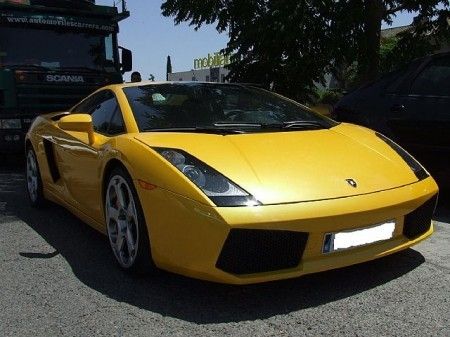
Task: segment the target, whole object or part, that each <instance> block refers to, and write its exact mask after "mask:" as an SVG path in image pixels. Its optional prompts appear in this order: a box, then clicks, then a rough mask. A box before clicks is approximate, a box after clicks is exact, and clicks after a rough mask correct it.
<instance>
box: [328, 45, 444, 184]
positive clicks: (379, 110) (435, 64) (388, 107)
mask: <svg viewBox="0 0 450 337" xmlns="http://www.w3.org/2000/svg"><path fill="white" fill-rule="evenodd" d="M333 117H335V118H336V119H337V120H339V121H344V122H351V123H356V124H360V125H364V126H367V127H369V128H371V129H375V130H377V131H379V132H381V133H384V134H385V135H387V136H389V137H391V138H392V139H394V140H395V141H396V142H397V143H399V144H400V145H401V146H403V147H404V148H405V149H406V150H408V151H409V152H410V153H411V154H413V155H414V156H416V157H417V159H418V160H419V161H420V162H422V163H423V164H424V165H425V167H427V168H428V169H429V170H430V171H431V172H432V174H433V176H434V177H435V178H437V180H438V182H440V183H442V184H445V185H450V184H449V183H450V178H449V176H450V52H445V53H439V54H434V55H430V56H427V57H424V58H420V59H417V60H414V61H413V62H411V63H410V64H409V65H408V66H406V67H404V68H403V69H399V70H397V71H394V72H391V73H389V74H386V75H385V76H383V77H382V78H380V79H379V80H377V81H375V82H373V83H370V84H368V85H366V86H364V87H361V88H359V89H357V90H355V91H353V92H352V93H350V94H348V95H346V96H344V97H343V98H342V99H341V100H340V101H339V102H338V103H337V105H336V106H335V108H334V111H333Z"/></svg>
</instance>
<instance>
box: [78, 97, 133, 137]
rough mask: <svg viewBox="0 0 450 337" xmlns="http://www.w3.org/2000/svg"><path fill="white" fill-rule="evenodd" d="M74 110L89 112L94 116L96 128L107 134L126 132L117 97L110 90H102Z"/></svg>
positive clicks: (97, 130) (93, 121)
mask: <svg viewBox="0 0 450 337" xmlns="http://www.w3.org/2000/svg"><path fill="white" fill-rule="evenodd" d="M72 112H75V113H77V112H79V113H88V114H90V115H91V116H92V124H93V126H94V130H95V131H96V132H98V133H102V134H106V135H116V134H120V133H123V132H125V126H124V122H123V119H122V112H121V111H120V108H119V105H118V103H117V99H116V97H115V96H114V94H113V93H112V92H111V91H109V90H104V91H100V92H98V93H97V94H95V95H93V96H91V97H89V98H88V99H86V100H85V101H83V102H81V103H80V104H79V105H78V106H76V107H75V108H73V109H72Z"/></svg>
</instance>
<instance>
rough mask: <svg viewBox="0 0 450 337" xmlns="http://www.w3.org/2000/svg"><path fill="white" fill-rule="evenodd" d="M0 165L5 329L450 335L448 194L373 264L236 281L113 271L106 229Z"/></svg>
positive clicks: (28, 332)
mask: <svg viewBox="0 0 450 337" xmlns="http://www.w3.org/2000/svg"><path fill="white" fill-rule="evenodd" d="M21 170H23V169H22V168H21V166H20V165H19V166H17V167H14V166H13V167H6V168H5V167H2V168H1V167H0V306H1V310H0V336H21V337H26V336H32V337H38V336H190V337H192V336H243V337H244V336H245V337H247V336H320V335H326V336H369V335H372V336H449V335H450V225H449V224H448V222H449V221H450V198H449V197H446V196H443V195H441V198H440V204H439V207H438V210H437V215H436V217H435V219H436V221H437V223H436V232H435V234H434V235H433V236H432V237H431V238H430V239H428V240H426V241H425V242H423V243H421V244H419V245H418V246H415V247H414V248H413V249H408V250H406V251H404V252H401V253H399V254H395V255H392V256H389V257H386V258H383V259H379V260H376V261H373V262H370V263H365V264H360V265H356V266H352V267H349V268H344V269H340V270H335V271H330V272H325V273H320V274H316V275H310V276H306V277H302V278H297V279H293V280H287V281H280V282H272V283H266V284H259V285H252V286H245V287H237V286H226V285H220V284H214V283H208V282H202V281H197V280H192V279H188V278H184V277H181V276H177V275H173V274H169V273H165V272H161V273H159V274H158V275H155V276H148V277H145V278H136V277H131V276H129V275H127V274H125V273H123V272H122V271H120V270H119V269H118V268H117V267H116V265H115V262H114V260H113V257H112V254H111V253H110V251H109V247H108V243H107V241H106V239H105V237H103V236H102V235H100V234H98V233H96V232H95V231H94V230H92V229H90V228H89V227H88V226H87V225H85V224H83V223H82V222H81V221H79V220H78V219H77V218H75V217H74V216H72V215H71V214H70V213H69V212H68V211H66V210H64V209H63V208H61V207H59V206H56V205H51V206H49V207H48V208H46V209H44V210H35V209H32V208H31V207H30V206H29V205H28V200H27V198H26V194H25V189H24V176H23V175H22V174H21V173H18V172H20V171H21Z"/></svg>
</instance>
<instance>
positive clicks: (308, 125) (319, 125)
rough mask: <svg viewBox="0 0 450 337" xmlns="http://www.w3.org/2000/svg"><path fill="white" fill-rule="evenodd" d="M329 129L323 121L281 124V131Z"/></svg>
mask: <svg viewBox="0 0 450 337" xmlns="http://www.w3.org/2000/svg"><path fill="white" fill-rule="evenodd" d="M300 128H301V129H329V128H330V125H329V124H328V123H327V122H325V121H289V122H284V123H283V129H300Z"/></svg>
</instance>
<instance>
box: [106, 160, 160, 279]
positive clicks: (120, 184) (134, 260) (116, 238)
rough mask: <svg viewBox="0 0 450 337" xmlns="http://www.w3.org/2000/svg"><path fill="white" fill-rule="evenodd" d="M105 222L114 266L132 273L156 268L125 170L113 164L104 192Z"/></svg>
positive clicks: (138, 205)
mask: <svg viewBox="0 0 450 337" xmlns="http://www.w3.org/2000/svg"><path fill="white" fill-rule="evenodd" d="M104 205H105V211H104V214H105V223H106V232H107V235H108V240H109V243H110V246H111V250H112V252H113V255H114V257H115V259H116V262H117V263H118V265H119V266H120V267H121V268H122V269H123V270H125V271H127V272H131V273H135V274H149V273H153V272H154V271H155V269H156V267H155V265H154V263H153V259H152V256H151V249H150V240H149V238H148V232H147V225H146V223H145V218H144V213H143V211H142V207H141V203H140V201H139V197H138V195H137V192H136V189H135V187H134V184H133V181H132V179H131V177H130V175H129V174H128V172H127V171H126V170H125V169H124V168H122V167H116V168H114V169H113V170H112V172H111V173H110V174H109V176H108V178H107V181H106V190H105V193H104Z"/></svg>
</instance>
